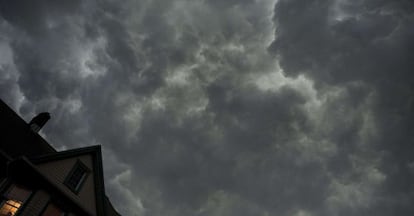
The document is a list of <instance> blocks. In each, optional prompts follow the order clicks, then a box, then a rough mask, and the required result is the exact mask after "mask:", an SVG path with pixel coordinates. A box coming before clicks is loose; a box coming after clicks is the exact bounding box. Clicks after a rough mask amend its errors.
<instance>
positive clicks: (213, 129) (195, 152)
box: [0, 0, 414, 216]
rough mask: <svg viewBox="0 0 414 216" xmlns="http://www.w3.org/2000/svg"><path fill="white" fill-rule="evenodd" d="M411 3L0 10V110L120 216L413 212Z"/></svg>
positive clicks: (5, 2)
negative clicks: (76, 155) (16, 118)
mask: <svg viewBox="0 0 414 216" xmlns="http://www.w3.org/2000/svg"><path fill="white" fill-rule="evenodd" d="M413 26H414V3H413V2H412V1H410V0H398V1H396V0H362V1H361V0H360V1H356V0H351V1H342V0H306V1H303V0H279V1H273V0H197V1H194V0H171V1H170V0H136V1H132V0H130V1H122V2H120V1H111V0H101V1H94V0H90V1H78V0H76V1H60V0H59V1H52V0H39V1H29V0H13V1H11V0H1V1H0V97H1V98H2V99H3V100H5V101H6V102H7V103H8V104H9V105H11V106H12V107H13V108H14V109H15V110H16V111H17V112H18V113H20V114H21V115H22V116H23V117H24V118H25V119H26V120H29V119H30V118H31V117H32V116H33V115H34V114H36V113H38V112H41V111H49V112H50V113H51V114H52V120H51V121H50V122H49V123H48V124H47V125H46V127H45V128H44V130H43V132H42V133H43V136H45V137H46V139H47V140H49V142H51V143H52V145H53V146H55V147H56V148H57V149H67V148H73V147H79V146H87V145H93V144H101V145H102V146H103V156H104V157H103V158H104V169H105V184H106V189H107V194H108V195H109V197H110V198H111V200H112V201H113V203H114V205H115V207H116V208H117V209H118V211H119V212H120V213H122V214H123V215H139V216H161V215H171V216H174V215H177V216H178V215H180V216H182V215H188V216H216V215H223V216H233V215H238V216H240V215H246V216H251V215H254V216H256V215H263V216H268V215H269V216H270V215H280V216H324V215H325V216H342V215H344V216H345V215H346V216H362V215H378V216H389V215H399V216H409V215H413V214H414V207H413V205H412V203H413V201H414V183H413V182H414V135H413V134H414V125H413V122H414V116H413V110H414V87H413V86H414V77H413V75H412V70H413V69H414V28H413Z"/></svg>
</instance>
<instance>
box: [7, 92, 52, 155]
mask: <svg viewBox="0 0 414 216" xmlns="http://www.w3.org/2000/svg"><path fill="white" fill-rule="evenodd" d="M0 119H1V122H0V149H1V150H3V151H4V152H5V153H7V154H8V155H9V156H11V157H13V158H15V157H19V156H23V155H26V156H32V155H39V154H45V153H53V152H56V150H55V149H54V148H53V147H52V146H51V145H50V144H49V143H48V142H46V140H44V139H43V138H42V137H41V136H40V135H39V134H37V133H35V132H33V131H32V130H31V129H30V127H29V125H28V124H27V123H26V122H25V121H24V120H23V119H22V118H20V116H19V115H17V114H16V113H15V112H14V111H13V110H12V109H11V108H10V107H9V106H7V104H6V103H4V102H3V101H2V100H1V99H0ZM16 144H18V145H16Z"/></svg>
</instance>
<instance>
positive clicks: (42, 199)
mask: <svg viewBox="0 0 414 216" xmlns="http://www.w3.org/2000/svg"><path fill="white" fill-rule="evenodd" d="M49 199H50V197H49V194H47V193H46V192H45V191H43V190H39V191H36V192H35V194H33V196H32V198H31V199H30V200H29V202H28V203H27V205H26V206H25V208H24V209H23V211H22V212H21V214H19V215H22V216H39V215H40V213H41V212H42V210H43V208H44V207H45V206H46V204H47V203H48V201H49Z"/></svg>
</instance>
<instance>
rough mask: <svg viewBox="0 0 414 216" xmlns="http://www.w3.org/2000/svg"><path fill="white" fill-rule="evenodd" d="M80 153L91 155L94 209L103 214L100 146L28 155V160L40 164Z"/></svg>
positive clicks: (103, 189)
mask: <svg viewBox="0 0 414 216" xmlns="http://www.w3.org/2000/svg"><path fill="white" fill-rule="evenodd" d="M81 155H91V156H92V166H93V170H94V175H95V178H94V184H95V197H96V208H97V209H96V211H97V213H98V215H104V214H105V205H106V202H105V197H106V195H105V184H104V177H103V168H102V152H101V146H99V145H96V146H88V147H83V148H76V149H70V150H66V151H61V152H54V153H48V154H44V155H39V156H33V157H30V158H29V160H30V162H32V163H33V164H42V163H47V162H51V161H56V160H63V159H68V158H73V157H77V156H81Z"/></svg>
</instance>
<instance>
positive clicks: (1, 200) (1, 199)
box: [0, 181, 35, 216]
mask: <svg viewBox="0 0 414 216" xmlns="http://www.w3.org/2000/svg"><path fill="white" fill-rule="evenodd" d="M12 187H17V188H20V189H23V190H27V191H28V193H29V194H28V195H27V196H26V198H25V199H24V200H15V199H11V198H9V197H7V195H6V193H9V192H10V191H11V190H12ZM0 193H1V195H0V208H2V207H3V206H4V205H5V204H6V203H7V202H8V201H10V200H11V201H14V202H17V203H19V204H20V206H18V207H17V208H16V212H15V213H14V216H19V215H20V214H21V212H23V211H24V209H25V207H26V206H27V204H28V203H29V202H30V200H31V198H32V196H33V195H34V193H35V191H33V190H31V189H29V188H26V187H25V186H22V185H20V184H15V183H13V182H10V181H8V182H7V183H5V185H3V187H2V188H1V190H0ZM9 205H10V204H9ZM11 206H13V205H11ZM13 207H16V206H13Z"/></svg>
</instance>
